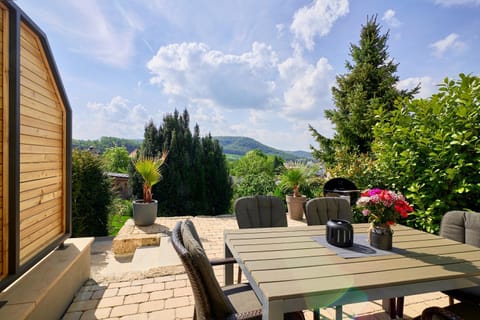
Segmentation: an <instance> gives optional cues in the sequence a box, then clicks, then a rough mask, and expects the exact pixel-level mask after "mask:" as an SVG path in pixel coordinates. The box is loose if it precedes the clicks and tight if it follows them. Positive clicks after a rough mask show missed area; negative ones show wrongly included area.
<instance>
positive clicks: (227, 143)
mask: <svg viewBox="0 0 480 320" xmlns="http://www.w3.org/2000/svg"><path fill="white" fill-rule="evenodd" d="M213 138H214V139H217V140H218V142H219V143H220V145H221V146H222V148H223V153H224V154H226V155H227V156H229V155H231V156H233V157H234V158H235V157H241V156H243V155H245V153H247V152H248V151H250V150H254V149H258V150H260V151H262V152H263V153H265V154H269V155H277V156H280V157H282V158H283V159H285V160H287V161H288V160H297V159H312V155H311V154H310V153H309V152H305V151H282V150H278V149H275V148H272V147H269V146H266V145H264V144H262V143H260V142H258V141H257V140H255V139H252V138H248V137H224V136H220V137H213ZM72 143H73V147H74V148H79V149H88V148H90V147H94V148H95V150H96V151H97V152H98V153H103V152H104V151H105V149H107V148H111V147H114V146H118V147H122V146H125V147H126V148H127V150H128V152H129V153H130V152H132V151H133V150H135V149H137V148H140V145H141V144H142V140H140V139H137V140H135V139H123V138H115V137H101V138H100V139H99V140H77V139H73V142H72Z"/></svg>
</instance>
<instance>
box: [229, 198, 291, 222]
mask: <svg viewBox="0 0 480 320" xmlns="http://www.w3.org/2000/svg"><path fill="white" fill-rule="evenodd" d="M233 207H234V210H235V217H236V218H237V223H238V227H239V228H240V229H242V228H270V227H287V214H286V210H285V204H284V203H283V201H282V199H280V198H278V197H275V196H248V197H240V198H238V199H237V200H236V201H235V204H234V206H233Z"/></svg>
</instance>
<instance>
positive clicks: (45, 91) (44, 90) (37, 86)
mask: <svg viewBox="0 0 480 320" xmlns="http://www.w3.org/2000/svg"><path fill="white" fill-rule="evenodd" d="M20 85H22V86H25V87H27V88H30V89H31V90H33V91H34V92H37V93H39V94H41V95H42V96H45V97H48V98H50V99H52V100H55V99H56V98H57V97H56V96H55V92H53V91H52V90H51V87H50V85H45V84H43V83H37V82H34V81H32V80H31V79H29V78H27V77H25V76H24V75H23V74H21V75H20Z"/></svg>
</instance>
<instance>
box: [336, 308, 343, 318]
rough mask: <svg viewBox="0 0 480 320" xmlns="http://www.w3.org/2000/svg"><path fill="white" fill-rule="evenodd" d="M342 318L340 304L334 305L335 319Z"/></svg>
mask: <svg viewBox="0 0 480 320" xmlns="http://www.w3.org/2000/svg"><path fill="white" fill-rule="evenodd" d="M342 318H343V312H342V306H335V319H336V320H342Z"/></svg>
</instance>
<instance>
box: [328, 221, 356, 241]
mask: <svg viewBox="0 0 480 320" xmlns="http://www.w3.org/2000/svg"><path fill="white" fill-rule="evenodd" d="M326 236H327V242H328V243H330V244H331V245H334V246H337V247H351V246H352V245H353V227H352V224H351V223H350V222H348V221H347V220H341V219H330V220H328V221H327V234H326Z"/></svg>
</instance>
